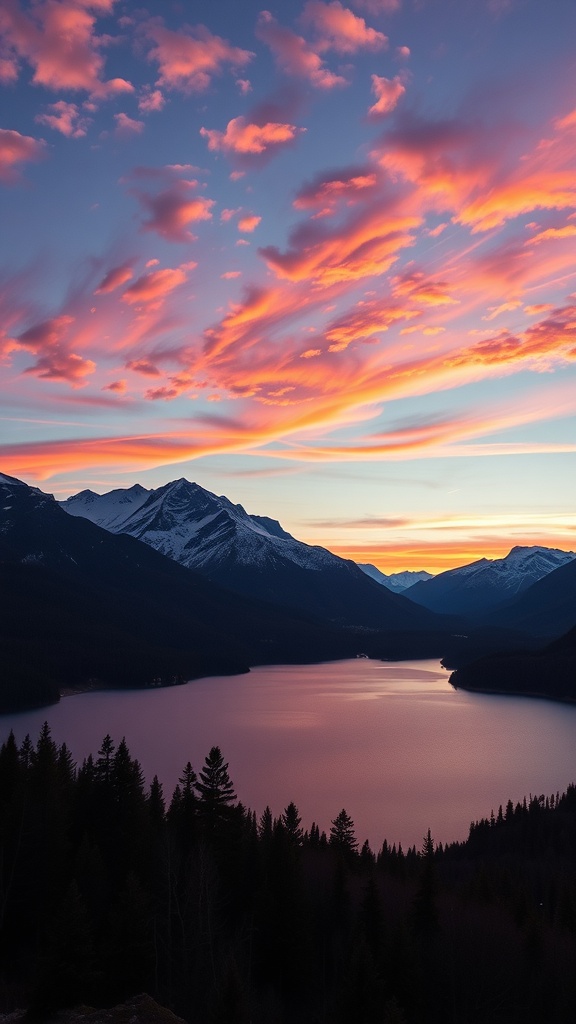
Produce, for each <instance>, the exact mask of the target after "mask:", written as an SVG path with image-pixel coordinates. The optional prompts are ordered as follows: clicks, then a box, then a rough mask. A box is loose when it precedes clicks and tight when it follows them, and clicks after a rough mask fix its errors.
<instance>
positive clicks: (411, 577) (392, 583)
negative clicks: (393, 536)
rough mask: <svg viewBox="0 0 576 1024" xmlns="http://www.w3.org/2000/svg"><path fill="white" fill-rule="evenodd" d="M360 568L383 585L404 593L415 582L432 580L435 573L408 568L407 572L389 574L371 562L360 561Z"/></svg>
mask: <svg viewBox="0 0 576 1024" xmlns="http://www.w3.org/2000/svg"><path fill="white" fill-rule="evenodd" d="M357 564H358V568H359V569H362V572H364V573H366V575H367V576H370V579H373V580H375V581H376V583H379V584H380V585H381V586H382V587H386V588H387V589H388V590H391V591H392V592H393V593H395V594H403V593H404V592H405V591H406V590H409V589H410V588H411V587H413V586H414V584H415V583H420V581H421V580H431V579H433V578H434V575H433V573H431V572H426V571H425V570H424V569H421V570H420V571H417V572H413V571H411V570H409V569H407V570H406V571H405V572H392V573H390V575H389V576H387V575H386V573H385V572H381V571H380V569H377V568H376V566H375V565H370V563H367V564H366V563H364V564H362V563H361V562H358V563H357Z"/></svg>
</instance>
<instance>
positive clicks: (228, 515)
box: [62, 478, 340, 569]
mask: <svg viewBox="0 0 576 1024" xmlns="http://www.w3.org/2000/svg"><path fill="white" fill-rule="evenodd" d="M137 487H138V485H136V487H131V488H130V489H129V490H128V491H121V490H116V491H110V492H109V493H108V494H103V495H97V494H94V493H93V492H92V491H81V492H80V494H76V495H74V496H73V497H71V498H68V499H67V501H65V502H62V507H63V508H64V509H65V510H66V511H67V512H70V513H71V514H72V515H82V516H84V517H85V518H86V519H91V520H92V522H93V523H97V524H98V525H99V526H103V527H104V528H105V529H107V530H110V531H111V532H112V533H128V534H130V535H131V536H132V537H136V538H137V539H138V540H143V541H145V542H146V543H147V544H149V545H150V546H151V547H153V548H156V550H157V551H161V552H162V554H164V555H168V556H169V557H170V558H173V559H174V560H175V561H177V562H180V563H181V564H182V565H186V566H187V567H188V568H194V569H199V568H202V567H206V566H209V565H210V564H212V563H219V562H221V561H222V560H223V559H224V558H227V557H229V556H230V554H231V553H233V554H234V560H235V562H237V563H240V564H246V565H254V564H259V563H266V562H268V561H269V559H270V558H271V557H273V556H274V554H277V555H278V556H281V557H282V558H287V559H289V560H290V561H291V562H294V564H296V565H299V566H303V567H305V568H308V569H319V568H321V567H324V566H327V565H329V564H331V563H332V562H333V561H336V559H337V556H336V555H332V554H331V553H330V552H329V551H326V550H325V549H324V548H320V547H311V546H310V545H307V544H303V543H301V542H300V541H297V540H295V539H294V537H292V536H291V535H290V534H289V533H286V531H285V530H283V529H282V527H281V526H280V523H277V522H276V521H275V520H273V519H268V518H267V517H265V516H251V515H249V514H248V513H247V512H246V511H245V509H244V508H243V507H242V505H235V504H233V503H232V502H231V501H230V500H229V499H228V498H226V497H224V496H223V495H221V496H219V497H218V496H217V495H215V494H212V493H211V492H210V491H207V490H205V489H204V488H203V487H200V485H199V484H195V483H190V482H189V481H188V480H185V479H184V478H181V479H180V480H174V481H173V482H172V483H169V484H165V485H164V486H163V487H159V488H158V489H157V490H154V491H146V490H145V489H144V488H139V489H138V493H136V494H133V492H134V491H136V488H137ZM338 561H340V560H338Z"/></svg>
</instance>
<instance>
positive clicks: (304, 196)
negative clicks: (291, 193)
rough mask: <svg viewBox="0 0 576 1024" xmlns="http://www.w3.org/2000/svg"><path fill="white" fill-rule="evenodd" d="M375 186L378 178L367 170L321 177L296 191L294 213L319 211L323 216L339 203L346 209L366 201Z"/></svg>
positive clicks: (360, 169)
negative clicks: (295, 211)
mask: <svg viewBox="0 0 576 1024" xmlns="http://www.w3.org/2000/svg"><path fill="white" fill-rule="evenodd" d="M378 184H379V177H378V175H377V174H376V172H375V171H374V170H372V169H368V168H349V169H348V170H344V171H338V172H335V173H334V174H331V175H328V174H321V175H319V176H318V177H316V178H315V179H314V180H313V181H312V182H310V183H309V184H307V185H303V186H302V187H301V188H300V189H299V191H298V193H297V195H296V198H295V199H294V203H293V206H294V207H295V209H296V210H314V209H318V210H320V211H321V212H322V213H323V214H328V213H332V212H333V211H334V209H335V208H336V206H337V204H338V203H340V202H342V203H345V204H346V205H348V206H349V205H352V204H353V203H355V202H358V201H360V200H364V199H367V198H369V197H370V196H371V195H372V194H373V193H374V190H375V189H376V187H377V186H378Z"/></svg>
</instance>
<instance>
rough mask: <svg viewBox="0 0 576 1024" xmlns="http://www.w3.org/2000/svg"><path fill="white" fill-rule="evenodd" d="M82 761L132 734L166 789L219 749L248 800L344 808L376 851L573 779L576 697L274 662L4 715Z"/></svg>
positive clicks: (413, 673)
mask: <svg viewBox="0 0 576 1024" xmlns="http://www.w3.org/2000/svg"><path fill="white" fill-rule="evenodd" d="M46 720H47V721H48V722H49V724H50V726H51V729H52V734H53V736H54V739H55V740H56V741H57V742H59V743H60V742H62V741H64V740H65V741H66V743H67V744H68V746H69V747H70V748H71V750H72V752H73V754H74V756H75V757H76V758H77V759H78V760H79V761H81V759H82V758H83V757H84V756H85V755H86V754H88V753H95V752H96V751H97V749H98V747H99V746H100V743H101V741H102V738H103V737H104V736H105V735H106V733H108V732H109V733H110V734H111V736H112V737H113V739H114V740H115V741H116V742H118V741H119V740H120V739H121V738H122V736H126V740H127V743H128V746H129V748H130V751H131V753H132V756H133V757H136V758H138V760H139V761H140V762H141V764H142V767H143V769H144V772H145V774H146V777H147V778H148V780H150V779H151V778H152V776H153V775H154V774H157V775H158V777H159V778H160V780H161V781H162V783H163V785H164V793H165V795H166V796H168V797H169V796H170V795H171V793H172V790H173V788H174V786H175V784H176V782H177V780H178V777H179V775H180V774H181V773H182V768H183V767H184V765H185V764H186V762H187V761H188V760H190V761H191V762H192V765H193V766H194V768H196V770H198V769H199V768H200V767H201V766H202V763H203V761H204V758H205V756H206V754H207V753H208V750H209V749H210V747H211V746H214V745H218V746H220V747H221V748H222V751H223V753H224V756H225V758H226V760H227V761H228V762H229V765H230V775H231V777H232V780H233V782H234V784H235V787H236V792H237V793H238V796H239V798H240V799H241V800H242V801H243V803H244V804H245V805H247V806H249V807H251V808H253V809H254V810H255V811H256V812H257V813H258V814H260V813H261V812H262V810H263V809H264V807H265V806H266V804H270V807H271V808H272V811H273V813H274V814H279V813H280V812H281V811H282V810H283V809H284V807H285V806H286V805H287V804H288V803H289V802H290V801H291V800H294V802H295V803H296V804H297V806H298V808H299V810H300V813H301V815H302V819H303V824H304V825H305V826H306V827H309V826H310V825H311V823H312V821H316V822H317V823H318V825H319V826H320V828H321V829H326V830H328V829H329V828H330V822H331V819H333V818H334V817H336V815H337V814H338V812H339V811H340V810H341V808H342V807H345V808H346V810H347V811H348V813H349V814H351V815H352V817H353V819H354V822H355V825H356V834H357V836H358V838H359V840H360V842H363V841H364V839H366V838H367V839H369V841H370V844H371V846H372V848H373V849H374V850H377V849H379V847H380V846H381V844H382V841H383V840H384V839H385V838H386V839H388V841H389V842H390V843H392V842H396V843H398V842H401V843H402V844H403V845H404V847H406V845H412V844H413V843H416V845H417V846H418V847H420V845H421V842H422V837H423V835H424V834H425V832H426V830H427V829H428V828H430V829H431V830H432V834H433V836H434V838H435V840H436V841H437V842H440V841H441V842H446V841H450V840H453V839H464V838H465V837H466V835H467V834H468V827H469V824H470V821H471V820H472V819H475V818H478V817H482V816H486V815H489V814H490V811H491V809H492V808H494V810H495V811H497V809H498V805H499V804H505V803H506V801H507V800H508V798H511V799H512V800H514V801H516V800H521V799H522V797H523V796H525V795H526V796H527V795H529V794H530V793H533V794H540V793H545V794H547V795H548V794H550V793H555V792H556V791H557V790H561V791H562V790H563V789H565V788H566V786H567V785H568V783H570V782H573V781H576V742H575V741H576V706H575V707H572V706H569V705H563V704H554V703H551V702H546V701H542V700H531V699H528V698H521V697H494V696H488V695H485V694H469V693H464V692H463V691H455V690H453V689H452V687H451V686H450V685H449V683H448V673H447V672H445V671H444V670H443V669H442V668H441V667H440V666H439V664H438V662H436V661H410V662H406V661H405V662H395V663H382V662H378V661H369V660H364V659H358V660H354V661H342V662H331V663H329V664H323V665H297V666H294V665H289V666H285V665H280V666H272V667H270V666H267V667H265V668H256V669H253V670H252V672H250V673H249V674H248V675H245V676H233V677H230V676H228V677H216V678H212V679H200V680H196V681H194V682H191V683H188V684H187V685H186V686H179V687H174V688H170V689H166V690H140V691H121V692H118V691H116V692H110V691H109V692H102V693H89V694H82V695H78V696H74V697H66V698H65V699H63V700H62V701H61V702H60V704H58V705H56V706H55V707H51V708H43V709H40V710H39V711H32V712H27V713H25V714H19V715H5V716H1V717H0V738H1V739H4V738H5V737H6V736H7V735H8V733H9V731H10V729H11V728H12V729H14V732H15V734H16V738H17V740H18V741H21V740H22V739H23V737H24V736H25V735H26V733H27V732H29V733H30V735H31V737H32V738H33V739H34V740H35V739H36V737H37V735H38V731H39V729H40V727H41V725H42V723H43V722H44V721H46Z"/></svg>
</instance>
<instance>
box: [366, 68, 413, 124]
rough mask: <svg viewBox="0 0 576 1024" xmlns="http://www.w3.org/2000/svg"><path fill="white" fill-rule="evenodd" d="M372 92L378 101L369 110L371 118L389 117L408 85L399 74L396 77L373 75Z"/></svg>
mask: <svg viewBox="0 0 576 1024" xmlns="http://www.w3.org/2000/svg"><path fill="white" fill-rule="evenodd" d="M372 92H373V93H374V95H375V96H376V103H374V104H373V105H372V106H371V107H370V109H369V110H368V117H369V118H370V119H371V120H378V119H379V118H381V117H387V116H388V114H390V113H391V112H392V111H393V110H394V108H395V106H396V104H397V103H398V100H399V99H400V98H401V97H402V96H403V95H404V93H405V92H406V86H405V85H404V83H403V82H402V79H401V78H400V76H399V75H396V76H395V78H383V77H380V76H379V75H372Z"/></svg>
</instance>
